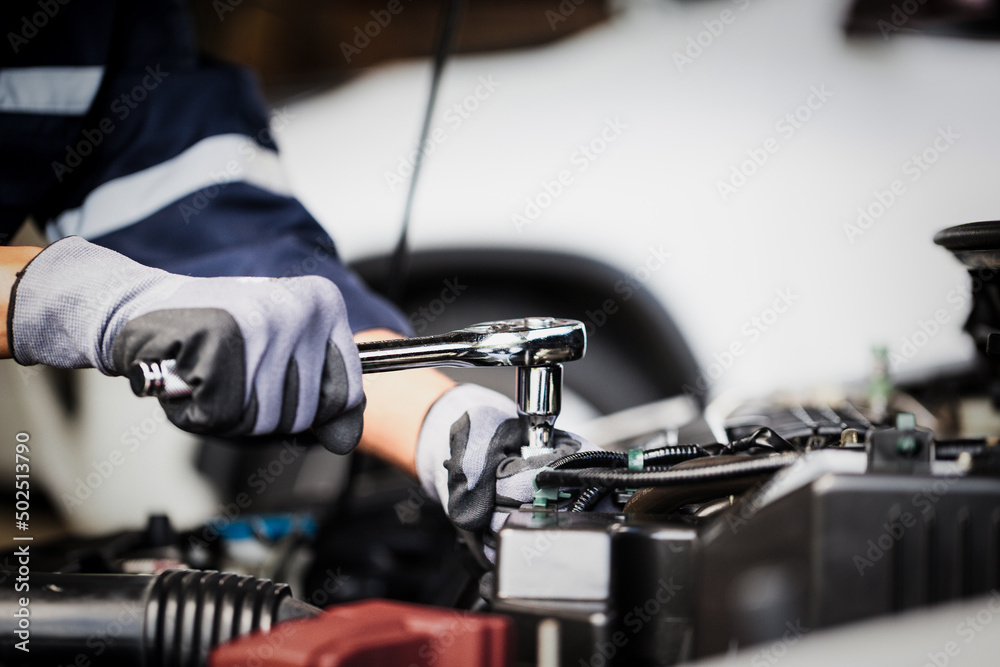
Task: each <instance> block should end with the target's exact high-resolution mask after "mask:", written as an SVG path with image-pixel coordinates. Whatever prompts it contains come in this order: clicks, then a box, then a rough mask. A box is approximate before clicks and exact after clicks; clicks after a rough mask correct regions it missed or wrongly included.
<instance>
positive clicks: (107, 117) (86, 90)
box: [0, 0, 408, 332]
mask: <svg viewBox="0 0 1000 667" xmlns="http://www.w3.org/2000/svg"><path fill="white" fill-rule="evenodd" d="M0 16H2V23H0V26H2V29H3V41H4V44H3V45H2V46H0V242H7V241H9V238H10V236H11V235H12V234H13V233H14V231H15V230H16V229H17V228H18V227H19V226H20V225H21V224H22V223H23V222H24V220H25V219H26V218H28V217H29V216H30V217H31V218H33V219H34V220H35V221H36V222H38V223H39V224H41V225H43V226H44V227H45V229H46V233H47V234H48V236H49V237H50V238H51V239H55V238H60V237H63V236H67V235H71V234H76V235H79V236H83V237H84V238H86V239H88V240H90V241H92V242H94V243H98V244H100V245H103V246H105V247H108V248H111V249H113V250H117V251H118V252H121V253H123V254H125V255H127V256H129V257H131V258H133V259H135V260H137V261H139V262H141V263H143V264H146V265H148V266H154V267H158V268H162V269H165V270H167V271H171V272H173V273H180V274H186V275H192V276H275V277H284V276H295V275H302V274H318V275H322V276H325V277H327V278H329V279H331V280H333V282H335V283H336V284H337V286H338V287H339V288H340V290H341V291H342V292H343V294H344V298H345V300H346V302H347V307H348V312H349V317H350V320H351V327H352V329H353V330H354V331H359V330H363V329H369V328H373V327H388V328H391V329H395V330H397V331H401V332H406V331H408V326H407V323H406V321H405V319H404V318H403V317H402V316H401V314H400V313H399V312H398V311H397V310H395V309H394V308H393V307H392V306H390V305H389V304H388V303H386V302H385V301H383V300H381V299H380V298H378V297H376V296H374V295H373V294H371V293H370V292H369V291H368V290H367V288H366V287H365V286H364V285H362V284H361V283H360V281H359V280H358V279H357V278H356V277H355V276H354V275H353V274H352V273H351V272H350V271H348V270H347V269H346V268H345V267H344V266H343V264H342V263H341V262H340V260H339V259H338V257H337V254H336V250H335V248H334V245H333V241H332V240H331V239H330V237H329V236H328V235H327V234H326V232H325V231H324V230H323V229H322V228H321V227H320V226H319V224H318V223H317V222H316V220H315V219H314V218H313V217H312V216H311V215H310V214H309V212H308V211H306V209H305V208H304V207H303V206H302V204H301V203H300V202H299V201H298V200H297V199H296V198H295V197H294V196H292V195H291V193H290V192H289V190H288V187H287V185H286V183H285V181H284V178H283V174H282V171H281V169H280V166H279V165H278V160H277V147H276V146H275V143H274V140H273V137H272V136H271V130H270V129H269V127H270V123H269V121H270V119H269V117H268V113H267V112H266V110H265V106H264V105H263V104H262V101H261V100H260V98H259V96H258V93H257V90H256V86H255V83H254V81H253V79H252V77H251V76H250V75H249V74H248V73H247V72H245V71H243V70H241V69H239V68H237V67H234V66H231V65H228V64H225V63H222V62H218V61H214V60H210V59H207V58H206V57H204V56H202V55H200V54H199V53H198V52H197V49H196V46H195V44H194V41H193V37H192V32H191V30H190V26H189V25H188V17H187V14H186V12H185V10H184V7H183V3H182V2H179V1H176V0H142V1H140V2H125V1H122V2H116V1H115V0H32V1H27V2H25V1H21V0H5V1H4V2H3V7H2V8H0ZM281 122H283V121H282V119H281V118H280V117H278V118H276V119H275V124H276V125H280V123H281Z"/></svg>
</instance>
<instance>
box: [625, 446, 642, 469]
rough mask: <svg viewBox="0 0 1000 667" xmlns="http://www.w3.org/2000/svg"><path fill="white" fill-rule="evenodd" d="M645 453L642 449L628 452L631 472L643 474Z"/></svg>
mask: <svg viewBox="0 0 1000 667" xmlns="http://www.w3.org/2000/svg"><path fill="white" fill-rule="evenodd" d="M645 460H646V458H645V452H644V451H643V450H641V449H630V450H628V469H629V471H631V472H641V471H642V466H643V464H644V463H645Z"/></svg>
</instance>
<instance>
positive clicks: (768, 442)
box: [724, 426, 800, 454]
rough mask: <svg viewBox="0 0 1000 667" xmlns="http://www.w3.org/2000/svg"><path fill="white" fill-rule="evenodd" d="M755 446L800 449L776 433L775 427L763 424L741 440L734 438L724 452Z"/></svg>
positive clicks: (738, 450)
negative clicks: (771, 427)
mask: <svg viewBox="0 0 1000 667" xmlns="http://www.w3.org/2000/svg"><path fill="white" fill-rule="evenodd" d="M762 438H763V440H762ZM754 447H767V448H768V449H771V450H773V451H776V452H794V451H799V450H800V448H799V447H796V446H795V445H793V444H792V443H790V442H789V441H788V440H785V439H784V438H783V437H781V436H780V435H778V434H777V433H775V432H774V430H773V429H770V428H768V427H767V426H761V427H760V428H758V429H757V430H756V431H754V432H753V433H751V434H750V435H748V436H745V437H742V438H740V439H739V440H734V441H733V442H731V443H729V444H728V445H726V447H725V448H724V453H726V454H733V453H736V452H744V451H746V450H748V449H753V448H754Z"/></svg>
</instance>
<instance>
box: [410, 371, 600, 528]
mask: <svg viewBox="0 0 1000 667" xmlns="http://www.w3.org/2000/svg"><path fill="white" fill-rule="evenodd" d="M527 441H528V439H527V430H526V427H525V425H524V423H523V422H522V420H521V419H520V418H519V417H518V414H517V407H516V406H515V405H514V402H513V401H511V400H510V399H509V398H507V397H506V396H504V395H502V394H499V393H497V392H495V391H493V390H491V389H486V388H485V387H480V386H478V385H474V384H462V385H459V386H457V387H455V388H453V389H450V390H448V391H447V392H445V394H444V395H442V396H441V398H439V399H438V400H437V401H436V402H435V403H434V405H432V406H431V409H430V410H429V411H428V412H427V416H426V417H425V418H424V422H423V425H422V426H421V427H420V437H419V440H418V441H417V457H416V463H417V475H418V477H419V478H420V483H421V486H423V488H424V491H425V492H426V493H427V495H428V496H429V497H431V498H433V499H436V500H438V501H439V502H440V503H441V506H442V507H443V508H444V509H445V512H446V513H447V514H448V517H449V518H450V519H451V522H452V523H453V524H455V526H456V527H457V528H459V529H462V530H465V531H468V532H471V533H476V534H478V533H482V532H483V531H485V530H487V529H491V530H493V531H497V530H499V529H500V526H502V525H503V521H504V520H505V519H506V516H507V512H505V511H504V510H505V509H512V508H517V507H520V506H521V505H522V504H524V503H528V502H531V501H532V498H533V496H534V492H535V486H534V479H535V473H537V472H538V470H539V469H541V468H543V467H544V466H546V465H548V464H550V463H552V462H553V461H555V460H556V459H559V458H562V457H564V456H568V455H569V454H572V453H574V452H577V451H580V450H591V449H597V448H596V447H595V446H594V445H592V444H591V443H589V442H587V441H586V440H584V439H583V438H580V437H579V436H576V435H573V434H572V433H568V432H566V431H561V430H559V429H555V431H554V432H553V434H552V444H553V447H554V452H553V453H552V454H544V455H542V456H535V457H532V458H530V459H523V458H521V446H522V445H525V444H527Z"/></svg>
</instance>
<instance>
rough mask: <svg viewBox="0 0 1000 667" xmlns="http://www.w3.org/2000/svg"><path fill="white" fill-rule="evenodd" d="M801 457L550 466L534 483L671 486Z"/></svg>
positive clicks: (726, 476)
mask: <svg viewBox="0 0 1000 667" xmlns="http://www.w3.org/2000/svg"><path fill="white" fill-rule="evenodd" d="M798 458H799V455H798V454H796V453H789V454H779V455H776V456H767V457H761V458H755V459H750V460H747V461H735V462H729V463H717V464H714V465H706V466H702V467H699V468H685V469H683V470H676V469H674V470H663V471H660V470H653V471H645V470H644V471H641V472H631V471H626V470H601V469H595V468H587V469H584V470H551V469H544V468H543V469H542V470H540V471H539V473H538V474H537V475H536V476H535V483H536V484H537V485H538V486H539V487H553V486H568V487H580V486H584V487H591V486H601V487H604V488H616V487H623V486H624V487H632V488H640V487H646V486H670V485H673V484H680V485H683V484H691V483H697V482H706V481H714V480H722V479H729V478H733V477H743V476H746V475H759V474H761V473H764V472H771V471H776V470H780V469H782V468H786V467H788V466H790V465H791V464H792V463H794V462H795V461H796V460H797V459H798Z"/></svg>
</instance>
